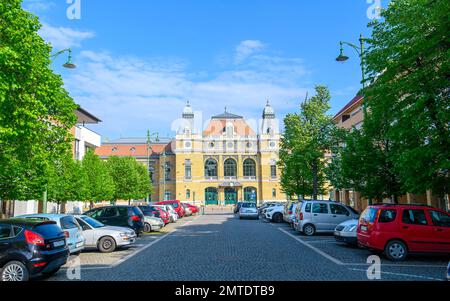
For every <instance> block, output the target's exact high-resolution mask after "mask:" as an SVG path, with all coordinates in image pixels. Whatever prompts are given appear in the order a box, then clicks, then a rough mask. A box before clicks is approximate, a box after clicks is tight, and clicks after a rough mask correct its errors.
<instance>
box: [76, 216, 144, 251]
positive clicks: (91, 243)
mask: <svg viewBox="0 0 450 301" xmlns="http://www.w3.org/2000/svg"><path fill="white" fill-rule="evenodd" d="M75 218H76V219H77V222H78V223H79V224H80V226H81V228H82V229H83V236H84V237H85V238H86V242H85V245H84V246H85V248H88V247H89V248H96V249H98V250H99V251H100V252H102V253H110V252H113V251H115V250H116V249H117V248H118V247H122V246H128V245H131V244H134V243H135V242H136V233H135V232H134V231H133V230H131V229H130V228H125V227H116V226H106V225H105V224H102V223H101V222H99V221H97V220H95V219H93V218H92V217H89V216H87V215H76V216H75Z"/></svg>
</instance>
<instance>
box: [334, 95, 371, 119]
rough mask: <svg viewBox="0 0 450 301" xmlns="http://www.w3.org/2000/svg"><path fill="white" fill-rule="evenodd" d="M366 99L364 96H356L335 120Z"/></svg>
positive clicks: (335, 116)
mask: <svg viewBox="0 0 450 301" xmlns="http://www.w3.org/2000/svg"><path fill="white" fill-rule="evenodd" d="M363 99H364V96H361V95H356V96H355V97H354V98H353V99H352V100H350V102H349V103H348V104H346V105H345V106H344V107H343V108H342V109H341V110H340V111H339V112H338V113H337V114H336V115H334V117H333V119H336V118H337V117H339V116H340V115H341V114H342V113H344V112H345V111H346V110H347V109H349V108H351V107H352V106H354V105H355V104H357V103H359V102H361V101H362V100H363Z"/></svg>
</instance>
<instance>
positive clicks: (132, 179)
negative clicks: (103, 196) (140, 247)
mask: <svg viewBox="0 0 450 301" xmlns="http://www.w3.org/2000/svg"><path fill="white" fill-rule="evenodd" d="M108 167H109V172H110V174H111V176H112V178H113V181H114V187H115V190H114V197H113V201H117V200H128V201H129V202H130V201H131V200H132V199H141V198H145V197H146V196H147V195H148V194H149V193H151V190H152V186H151V183H150V177H149V174H148V171H147V169H146V168H145V166H144V165H142V164H140V163H139V162H137V161H136V159H134V158H132V157H116V156H113V157H110V158H109V159H108Z"/></svg>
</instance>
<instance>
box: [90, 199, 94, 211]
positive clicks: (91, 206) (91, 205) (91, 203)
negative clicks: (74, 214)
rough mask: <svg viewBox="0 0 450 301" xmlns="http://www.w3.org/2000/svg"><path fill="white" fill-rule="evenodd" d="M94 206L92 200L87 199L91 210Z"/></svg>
mask: <svg viewBox="0 0 450 301" xmlns="http://www.w3.org/2000/svg"><path fill="white" fill-rule="evenodd" d="M93 208H94V202H93V201H89V210H92V209H93Z"/></svg>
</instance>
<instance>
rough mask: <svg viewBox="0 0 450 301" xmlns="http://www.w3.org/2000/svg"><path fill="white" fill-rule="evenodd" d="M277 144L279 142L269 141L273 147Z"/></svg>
mask: <svg viewBox="0 0 450 301" xmlns="http://www.w3.org/2000/svg"><path fill="white" fill-rule="evenodd" d="M276 145H277V144H276V143H275V142H274V141H271V142H270V143H269V146H270V147H272V148H273V147H275V146H276Z"/></svg>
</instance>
